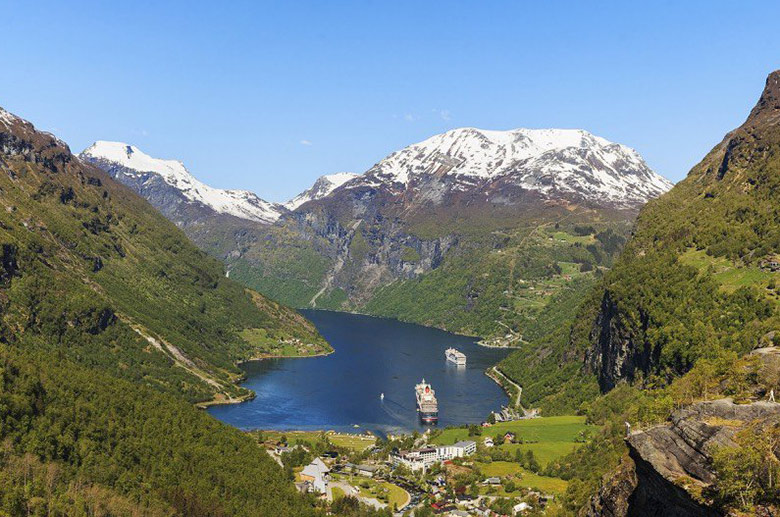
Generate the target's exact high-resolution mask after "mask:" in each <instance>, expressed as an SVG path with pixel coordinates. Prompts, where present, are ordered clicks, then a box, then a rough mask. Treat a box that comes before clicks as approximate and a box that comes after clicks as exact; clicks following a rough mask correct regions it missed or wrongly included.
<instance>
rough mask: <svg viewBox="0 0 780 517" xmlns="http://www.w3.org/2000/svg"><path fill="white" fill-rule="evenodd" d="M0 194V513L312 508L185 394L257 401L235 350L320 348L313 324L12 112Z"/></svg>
mask: <svg viewBox="0 0 780 517" xmlns="http://www.w3.org/2000/svg"><path fill="white" fill-rule="evenodd" d="M0 193H1V194H2V195H0V204H1V205H2V210H0V361H1V362H2V368H0V383H2V384H1V385H2V389H0V398H1V399H2V401H1V402H0V405H2V407H3V408H4V411H2V415H0V419H2V422H1V423H0V440H2V441H3V443H4V446H3V450H2V453H0V465H2V472H1V473H0V483H1V484H2V490H0V492H1V493H2V496H0V504H2V508H3V511H5V512H7V513H8V514H14V515H18V514H20V513H22V512H21V511H19V508H23V509H24V512H23V513H27V514H31V513H37V514H51V515H78V514H87V513H88V512H90V511H91V512H92V514H105V513H106V512H108V513H111V514H112V515H268V514H269V513H274V514H282V515H299V514H307V513H311V512H312V509H311V504H310V503H308V502H307V501H305V500H302V499H300V498H299V496H298V495H297V494H295V491H294V489H293V488H292V486H291V485H290V484H289V482H288V481H287V479H286V477H285V475H284V473H283V471H282V470H281V469H280V468H279V467H278V466H277V465H276V464H275V463H274V462H273V461H272V460H271V459H270V458H268V457H267V456H266V455H264V454H263V453H262V452H261V451H259V450H258V449H257V448H256V446H255V444H254V443H253V442H252V440H251V439H250V438H248V437H246V436H244V435H243V434H242V433H240V432H239V431H237V430H235V429H231V428H229V427H227V426H225V425H222V424H220V423H218V422H216V421H214V420H213V419H212V418H210V417H208V416H207V415H205V414H203V413H202V412H200V411H198V410H197V409H195V408H194V407H193V405H192V402H199V401H207V400H211V399H217V400H228V399H236V398H238V397H240V396H246V395H247V394H248V393H247V391H246V390H244V389H242V388H239V387H237V386H236V385H235V381H236V380H237V379H238V378H239V376H240V375H241V373H240V370H238V368H237V367H236V366H235V364H236V362H237V361H239V360H241V359H247V358H250V357H253V356H257V355H262V354H264V353H269V351H273V350H277V349H279V348H281V347H289V346H290V344H300V345H301V347H302V349H304V350H303V351H305V352H308V353H313V352H315V351H325V350H327V349H328V346H327V344H326V343H324V341H323V340H322V338H321V337H319V335H318V334H317V333H316V330H315V329H314V328H313V326H311V324H309V323H308V322H307V321H306V320H305V319H303V318H302V317H300V316H299V315H298V314H297V313H295V312H294V311H291V310H290V309H286V308H284V307H281V306H279V305H278V304H276V303H274V302H271V301H269V300H267V299H265V298H263V297H262V296H261V295H259V294H257V293H252V292H248V291H247V290H246V289H245V288H243V287H241V286H239V285H238V284H236V283H234V282H232V281H230V280H228V279H226V278H225V275H224V269H223V267H222V266H221V265H220V264H219V263H218V262H217V261H216V260H214V259H212V258H209V257H208V256H207V255H206V254H205V253H203V252H202V251H199V250H198V249H196V248H195V247H194V246H193V245H192V244H191V243H190V242H189V241H188V240H187V238H186V237H185V235H184V234H183V233H182V232H181V231H179V230H178V229H177V228H176V227H175V226H174V225H173V224H171V223H170V222H169V221H167V220H166V219H165V218H164V217H163V216H162V215H160V214H159V213H158V212H156V211H155V210H154V209H153V208H152V207H151V206H150V205H149V204H148V202H146V201H145V200H143V199H142V198H140V197H139V196H137V195H136V194H135V193H133V192H132V191H130V190H129V189H127V188H126V187H124V186H122V185H120V184H118V183H116V182H115V181H113V180H112V179H111V178H110V177H109V176H108V175H107V174H105V173H104V172H103V171H101V170H100V169H98V168H96V167H93V166H91V165H88V164H85V163H83V162H82V161H81V160H79V159H78V158H76V157H75V156H73V155H72V154H71V153H70V151H69V149H68V147H67V146H66V145H65V144H64V143H63V142H61V141H59V140H57V139H56V138H54V137H53V136H51V135H49V134H47V133H42V132H39V131H36V130H35V128H34V127H33V126H32V124H30V123H29V122H26V121H24V120H22V119H20V118H18V117H15V116H14V115H12V114H10V113H8V112H6V111H4V110H1V109H0ZM307 343H311V345H312V346H310V347H307V346H306V344H307ZM88 509H89V510H88Z"/></svg>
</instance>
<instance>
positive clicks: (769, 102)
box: [747, 70, 780, 125]
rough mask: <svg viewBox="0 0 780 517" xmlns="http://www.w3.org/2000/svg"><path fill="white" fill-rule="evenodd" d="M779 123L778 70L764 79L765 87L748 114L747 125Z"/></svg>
mask: <svg viewBox="0 0 780 517" xmlns="http://www.w3.org/2000/svg"><path fill="white" fill-rule="evenodd" d="M778 121H780V70H775V71H774V72H772V73H771V74H769V77H767V78H766V86H764V91H763V92H762V93H761V97H760V98H759V99H758V103H757V104H756V106H755V107H754V108H753V110H752V111H751V112H750V116H748V119H747V123H752V124H753V125H755V124H758V123H764V124H775V123H777V122H778Z"/></svg>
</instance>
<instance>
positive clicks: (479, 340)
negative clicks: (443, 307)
mask: <svg viewBox="0 0 780 517" xmlns="http://www.w3.org/2000/svg"><path fill="white" fill-rule="evenodd" d="M295 310H296V311H298V312H301V311H320V312H335V313H338V314H352V315H354V316H366V317H369V318H380V319H386V320H393V321H397V322H399V323H409V324H411V325H418V326H420V327H425V328H429V329H436V330H441V331H442V332H447V333H449V334H452V335H454V336H461V337H467V338H472V339H474V340H475V341H474V343H476V344H477V345H479V346H484V347H485V348H505V349H507V350H516V349H520V348H521V345H522V344H523V343H527V341H524V340H522V339H520V344H519V345H517V346H511V345H510V346H502V345H489V344H488V343H487V342H486V339H491V338H483V337H481V336H477V335H474V334H467V333H465V332H458V331H457V330H450V329H448V328H446V327H440V326H437V325H426V324H425V323H420V322H417V321H412V320H410V319H403V318H398V317H395V316H382V315H380V314H369V313H367V312H358V311H344V310H335V309H317V308H316V307H296V308H295Z"/></svg>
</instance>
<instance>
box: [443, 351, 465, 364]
mask: <svg viewBox="0 0 780 517" xmlns="http://www.w3.org/2000/svg"><path fill="white" fill-rule="evenodd" d="M444 356H445V357H446V358H447V360H448V361H452V362H453V363H455V364H457V365H458V366H465V365H466V354H464V353H463V352H461V351H460V350H456V349H455V348H448V349H447V350H445V351H444Z"/></svg>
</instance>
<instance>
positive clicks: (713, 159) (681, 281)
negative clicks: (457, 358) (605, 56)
mask: <svg viewBox="0 0 780 517" xmlns="http://www.w3.org/2000/svg"><path fill="white" fill-rule="evenodd" d="M779 151H780V72H774V73H773V74H771V75H770V76H769V78H768V79H767V84H766V88H765V89H764V92H763V94H762V95H761V98H760V99H759V102H758V104H757V105H756V107H755V108H754V109H753V110H752V111H751V113H750V115H749V117H748V118H747V120H746V121H745V123H744V124H743V125H742V126H740V127H739V128H738V129H736V130H734V131H732V132H731V133H729V134H728V135H726V137H725V138H724V140H723V141H722V142H721V143H720V144H718V145H717V146H716V147H715V148H714V149H713V150H712V151H711V152H710V153H709V154H707V156H706V157H705V158H704V159H703V160H702V162H701V163H699V164H698V165H696V166H695V167H694V168H693V169H692V170H691V172H690V173H689V174H688V177H687V178H686V179H685V180H684V181H682V182H680V183H679V184H677V185H676V186H675V187H674V188H673V189H672V190H671V191H670V192H668V193H667V194H665V195H664V196H662V197H660V198H659V199H657V200H655V201H651V202H650V203H648V204H647V206H646V207H645V208H643V209H642V211H641V213H640V215H639V217H638V219H637V223H636V228H635V231H634V235H633V238H632V239H631V241H630V242H629V244H628V245H627V246H626V248H625V250H624V252H623V254H622V255H621V257H620V259H619V260H618V261H617V263H616V264H615V267H614V268H613V270H612V271H610V272H609V273H608V274H607V275H606V276H605V279H604V281H603V283H602V285H601V286H600V287H599V289H597V290H595V291H594V292H593V293H592V295H591V297H590V300H589V301H588V302H586V303H584V304H583V307H582V310H581V311H580V312H579V314H578V316H577V318H576V321H575V324H574V326H573V328H572V329H571V332H570V333H569V334H565V333H561V334H560V335H559V336H558V337H557V338H556V339H552V338H548V339H547V340H546V341H545V342H543V343H537V344H536V349H535V350H533V351H530V350H528V351H526V353H524V354H522V355H521V354H517V355H514V356H511V357H510V358H508V359H507V360H506V361H505V363H504V364H503V367H504V371H505V373H507V374H508V375H510V377H512V378H513V379H514V380H515V381H517V382H519V383H521V384H523V385H524V387H525V388H526V389H525V390H524V395H526V396H527V397H530V398H527V399H526V400H527V402H528V403H539V402H540V401H545V402H544V403H545V404H547V405H548V406H550V407H553V406H556V405H557V404H558V403H562V397H561V396H560V395H561V394H563V393H566V398H568V405H569V407H572V406H574V407H576V404H577V403H578V402H579V401H580V400H582V398H578V397H576V394H575V393H573V392H580V391H581V390H580V389H578V390H572V391H567V390H565V389H561V388H560V387H556V388H553V387H554V386H555V385H556V383H563V382H564V381H566V380H568V379H569V378H571V377H577V376H576V370H577V369H578V368H579V364H582V362H583V361H584V362H585V364H586V366H587V371H588V372H590V373H592V374H593V375H594V378H595V379H596V380H597V381H598V385H599V387H600V388H601V390H602V391H606V390H609V389H611V388H613V387H614V386H615V385H616V384H618V383H619V382H621V381H622V380H629V381H632V380H637V379H643V378H644V379H648V380H651V381H652V380H653V379H655V380H661V381H668V380H669V379H670V378H672V377H674V376H678V375H680V374H682V373H684V372H686V371H688V370H689V369H690V368H691V366H692V365H693V364H694V363H695V362H696V361H697V360H698V359H700V358H702V357H710V356H712V355H713V354H715V353H718V352H719V351H721V350H732V351H735V352H737V353H739V354H742V353H745V352H747V351H749V350H751V349H753V348H755V347H757V346H759V344H760V343H762V342H766V341H767V340H768V339H769V337H771V336H772V335H773V334H771V332H773V331H776V330H779V329H780V311H779V309H780V292H779V291H778V282H780V265H779V264H778V254H779V253H780V224H779V223H780V159H779V158H778V156H780V152H779ZM768 336H769V337H768ZM562 371H566V372H567V377H566V378H563V377H561V376H555V375H556V374H554V373H551V372H562ZM551 376H553V377H551ZM540 379H544V382H540ZM553 400H556V401H557V402H553Z"/></svg>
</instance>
